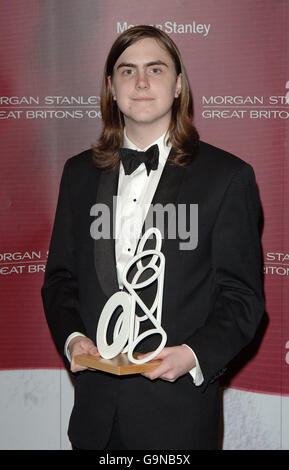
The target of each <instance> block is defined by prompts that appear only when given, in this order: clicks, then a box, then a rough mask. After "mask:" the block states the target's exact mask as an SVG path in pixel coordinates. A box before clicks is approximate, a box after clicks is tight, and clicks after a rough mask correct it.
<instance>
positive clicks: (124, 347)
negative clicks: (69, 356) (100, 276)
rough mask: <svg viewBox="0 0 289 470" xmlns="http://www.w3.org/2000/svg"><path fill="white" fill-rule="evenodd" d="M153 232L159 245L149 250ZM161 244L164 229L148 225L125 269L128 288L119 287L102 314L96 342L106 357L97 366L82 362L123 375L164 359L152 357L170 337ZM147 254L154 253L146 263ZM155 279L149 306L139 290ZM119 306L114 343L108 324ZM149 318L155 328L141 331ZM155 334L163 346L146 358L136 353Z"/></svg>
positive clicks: (150, 366)
mask: <svg viewBox="0 0 289 470" xmlns="http://www.w3.org/2000/svg"><path fill="white" fill-rule="evenodd" d="M150 236H155V242H156V244H155V248H154V249H150V250H145V249H144V246H145V243H146V241H147V240H148V238H149V237H150ZM161 245H162V237H161V233H160V231H159V229H157V228H155V227H152V228H150V229H148V230H147V231H146V232H145V233H144V235H143V236H142V238H141V240H140V242H139V245H138V249H137V252H136V254H135V256H134V257H133V258H132V259H131V261H130V262H129V263H128V264H127V266H126V267H125V269H124V273H123V283H124V286H125V288H126V289H127V292H125V291H119V292H116V293H115V294H113V295H112V296H111V297H110V298H109V299H108V301H107V302H106V304H105V306H104V308H103V310H102V312H101V315H100V318H99V322H98V326H97V333H96V345H97V348H98V351H99V353H100V356H101V358H102V359H100V360H98V365H97V366H94V365H93V364H92V362H91V361H90V364H88V363H86V364H84V363H83V362H82V365H88V366H89V365H90V366H91V367H92V368H96V369H101V370H105V371H107V372H112V373H116V374H119V375H121V374H129V373H138V372H143V371H145V370H153V369H154V368H155V367H156V366H157V365H158V364H159V363H160V361H152V359H153V358H154V357H156V356H157V355H158V354H159V353H160V351H161V350H162V349H163V348H164V346H165V344H166V341H167V335H166V332H165V331H164V329H163V328H162V326H161V317H162V301H163V286H164V270H165V257H164V255H163V253H161V251H160V250H161ZM144 257H146V258H147V257H151V258H150V260H149V262H147V263H146V264H145V265H143V263H142V258H144ZM134 265H135V267H136V268H137V269H136V272H135V274H134V275H133V278H132V280H131V282H129V280H128V273H129V271H130V269H131V268H132V267H133V266H134ZM148 269H150V270H152V271H153V274H152V275H151V276H150V277H149V278H148V279H146V280H145V281H142V282H138V280H139V278H140V277H141V276H142V274H143V273H144V271H146V270H148ZM154 282H156V283H157V286H156V287H157V289H156V295H155V299H154V302H153V304H152V306H151V307H150V308H148V307H147V306H146V305H145V304H144V302H143V301H142V299H141V298H140V296H139V295H138V293H137V291H139V290H140V289H143V288H144V287H147V286H149V285H151V284H153V283H154ZM136 304H138V305H139V307H140V308H141V310H142V312H143V315H142V316H139V315H136V313H135V310H136ZM118 307H122V309H123V310H122V312H121V314H120V315H119V317H118V319H117V321H116V324H115V327H114V330H113V341H112V343H111V344H108V343H107V329H108V325H109V323H110V321H111V318H112V316H113V314H114V312H115V310H116V309H117V308H118ZM146 320H150V322H151V323H152V328H150V329H148V330H146V331H144V332H143V333H141V334H139V329H140V323H141V322H142V321H146ZM153 334H159V335H161V342H160V344H159V346H158V347H157V349H156V350H154V351H152V352H151V354H149V355H148V356H146V357H145V358H143V359H138V358H137V353H136V352H135V354H134V351H135V349H136V347H137V345H138V344H139V343H140V342H141V341H142V340H144V339H145V338H147V337H148V336H151V335H153ZM79 358H81V356H79ZM148 362H150V364H148Z"/></svg>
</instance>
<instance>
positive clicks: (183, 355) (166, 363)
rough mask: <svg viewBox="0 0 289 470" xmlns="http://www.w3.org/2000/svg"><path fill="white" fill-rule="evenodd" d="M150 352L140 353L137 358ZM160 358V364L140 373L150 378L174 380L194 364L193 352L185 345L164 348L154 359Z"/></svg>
mask: <svg viewBox="0 0 289 470" xmlns="http://www.w3.org/2000/svg"><path fill="white" fill-rule="evenodd" d="M149 354H151V353H147V354H141V355H139V356H138V359H141V358H144V357H146V356H148V355H149ZM156 359H162V362H161V364H160V365H159V366H158V367H157V368H156V369H155V370H153V371H152V372H145V373H142V375H143V376H144V377H147V378H148V379H150V380H154V379H158V378H159V379H163V380H168V381H169V382H174V381H175V380H177V378H178V377H180V376H182V375H184V374H186V373H187V372H189V371H190V370H191V369H193V367H195V366H196V359H195V355H194V353H193V352H192V351H191V349H190V348H188V347H187V346H185V345H180V346H173V347H168V348H164V349H163V350H162V351H161V352H160V354H158V355H157V356H156V357H154V360H156Z"/></svg>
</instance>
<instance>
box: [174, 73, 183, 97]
mask: <svg viewBox="0 0 289 470" xmlns="http://www.w3.org/2000/svg"><path fill="white" fill-rule="evenodd" d="M181 91H182V74H181V73H179V75H178V76H177V82H176V93H175V98H178V97H179V96H180V93H181Z"/></svg>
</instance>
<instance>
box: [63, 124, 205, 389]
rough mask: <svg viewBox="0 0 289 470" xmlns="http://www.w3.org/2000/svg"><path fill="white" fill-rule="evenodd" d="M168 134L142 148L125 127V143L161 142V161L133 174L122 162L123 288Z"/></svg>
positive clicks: (119, 252) (118, 252)
mask: <svg viewBox="0 0 289 470" xmlns="http://www.w3.org/2000/svg"><path fill="white" fill-rule="evenodd" d="M165 136H166V134H163V135H162V136H161V137H159V139H157V140H156V141H155V142H153V143H151V144H150V145H149V146H148V147H146V148H145V149H139V148H138V147H137V146H136V145H135V144H133V143H132V142H131V141H130V140H129V139H128V137H127V135H126V130H125V129H124V142H123V146H124V147H126V148H130V149H132V150H138V151H145V150H147V149H148V148H149V147H151V146H152V145H155V144H157V145H158V147H159V164H158V168H157V170H151V171H150V174H149V175H147V171H146V166H145V164H144V163H141V164H140V165H139V167H138V168H137V169H136V170H135V171H134V172H133V173H131V174H130V175H126V174H125V173H124V168H123V165H122V163H121V164H120V169H119V181H118V193H117V204H116V222H115V258H116V268H117V278H118V284H119V287H120V289H122V288H123V279H122V273H123V269H124V267H125V266H126V265H127V263H128V262H129V261H130V260H131V259H132V258H133V256H134V253H135V249H136V246H137V243H138V240H139V237H140V235H141V230H142V226H143V223H144V220H145V218H146V215H147V212H148V210H149V206H150V204H151V202H152V199H153V196H154V194H155V191H156V188H157V186H158V183H159V180H160V177H161V175H162V172H163V169H164V166H165V164H166V161H167V158H168V155H169V153H170V150H171V144H168V145H166V142H165V140H166V139H165ZM79 335H80V333H78V332H75V333H72V335H70V336H69V337H68V338H67V341H66V343H65V353H66V356H67V357H68V359H69V360H70V354H69V351H68V348H67V346H68V343H69V341H70V340H71V339H72V338H74V337H75V336H79ZM185 346H187V347H188V348H189V349H190V350H191V351H192V352H193V354H194V351H193V350H192V349H191V348H190V347H189V346H188V345H185ZM194 356H195V359H196V367H194V368H193V369H191V370H190V371H189V372H190V374H191V376H192V377H193V379H194V383H195V385H201V384H202V382H203V380H204V379H203V375H202V371H201V369H200V366H199V363H198V359H197V357H196V355H195V354H194Z"/></svg>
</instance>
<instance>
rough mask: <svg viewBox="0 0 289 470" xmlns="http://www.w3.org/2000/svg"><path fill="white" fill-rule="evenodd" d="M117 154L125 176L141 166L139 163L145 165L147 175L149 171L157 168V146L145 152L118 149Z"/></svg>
mask: <svg viewBox="0 0 289 470" xmlns="http://www.w3.org/2000/svg"><path fill="white" fill-rule="evenodd" d="M118 153H119V157H120V159H121V161H122V164H123V167H124V172H125V174H126V175H130V174H131V173H133V172H134V171H135V170H136V169H137V168H138V167H139V165H141V163H144V164H145V166H146V169H147V174H148V175H149V174H150V171H151V170H156V169H157V167H158V163H159V148H158V145H157V144H155V145H152V146H151V147H150V148H149V149H147V150H146V151H145V152H139V151H137V150H131V149H127V148H120V149H119V150H118Z"/></svg>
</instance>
